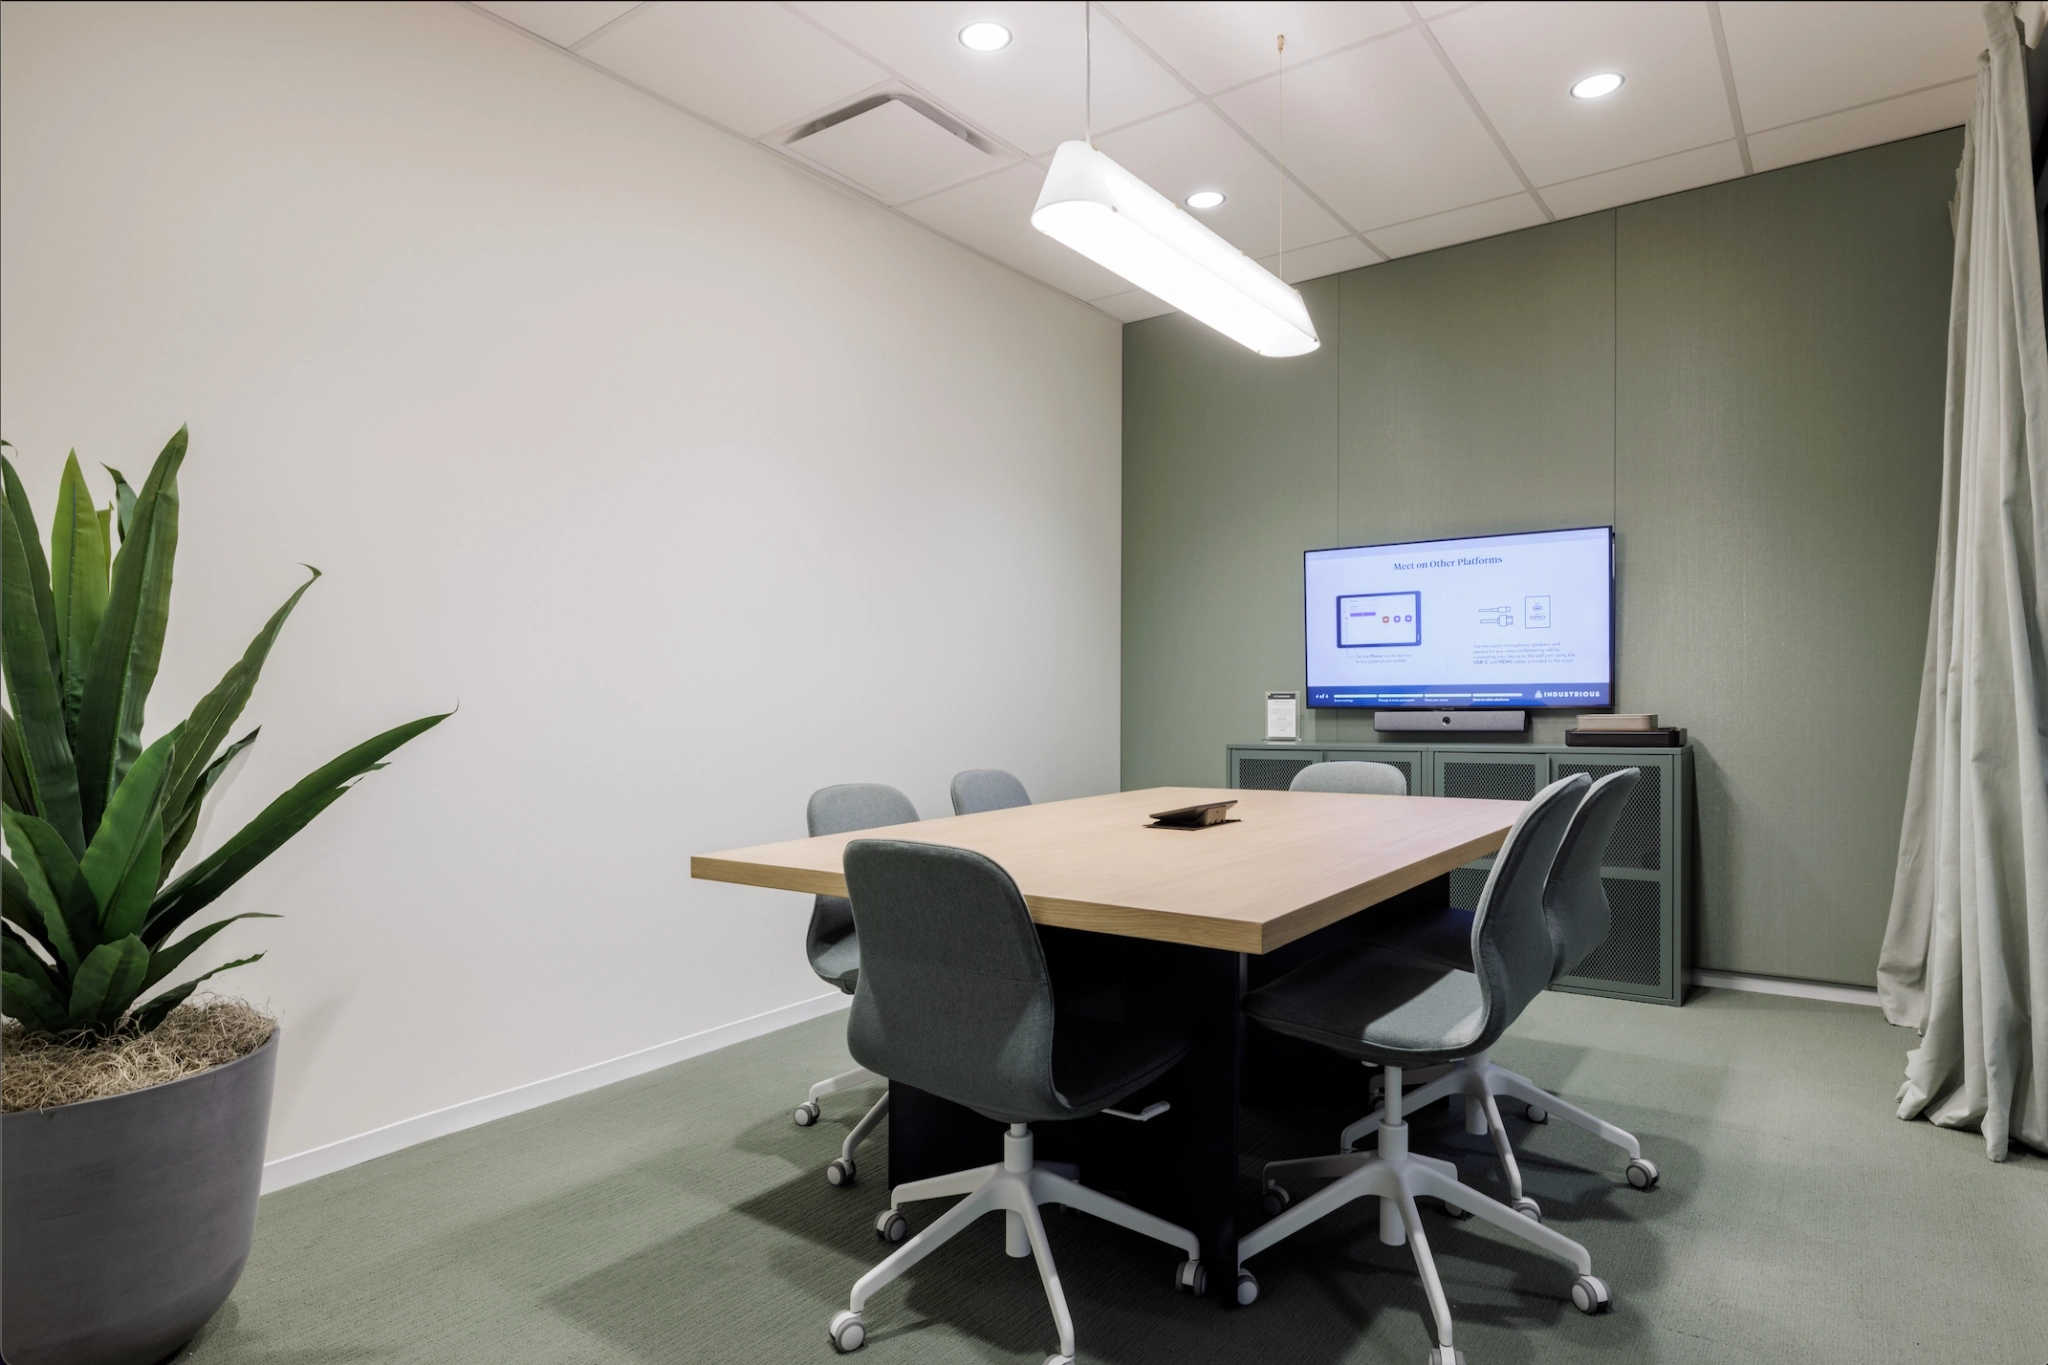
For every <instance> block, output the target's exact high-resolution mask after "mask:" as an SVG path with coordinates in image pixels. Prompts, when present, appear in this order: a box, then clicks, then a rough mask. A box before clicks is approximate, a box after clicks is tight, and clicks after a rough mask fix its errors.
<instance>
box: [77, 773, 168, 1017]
mask: <svg viewBox="0 0 2048 1365" xmlns="http://www.w3.org/2000/svg"><path fill="white" fill-rule="evenodd" d="M136 766H137V767H140V766H142V765H141V764H139V763H138V764H137V765H136ZM106 828H107V826H106V825H105V824H104V823H103V824H101V825H100V829H101V831H102V832H104V831H105V830H106ZM163 855H164V819H163V817H162V816H161V815H154V816H151V817H150V821H149V824H148V825H146V826H144V828H143V831H142V834H141V837H139V838H138V839H136V841H135V857H134V859H133V860H132V861H130V862H129V864H128V870H127V871H126V872H124V873H123V874H122V875H121V884H120V885H119V886H116V887H115V888H114V893H113V894H112V895H111V896H109V897H108V898H107V899H106V900H105V901H103V902H101V909H100V939H101V941H102V942H106V943H111V942H113V941H114V940H115V939H119V938H126V937H128V936H129V935H130V934H135V933H140V932H141V930H142V923H143V921H144V920H146V919H148V918H149V907H150V903H151V902H152V901H154V900H155V899H156V888H157V883H158V881H159V880H161V878H160V877H159V876H158V869H159V868H161V867H162V865H163ZM86 856H87V857H91V856H92V855H91V853H90V852H88V853H87V855H86ZM136 989H137V990H140V989H141V987H139V986H138V987H136Z"/></svg>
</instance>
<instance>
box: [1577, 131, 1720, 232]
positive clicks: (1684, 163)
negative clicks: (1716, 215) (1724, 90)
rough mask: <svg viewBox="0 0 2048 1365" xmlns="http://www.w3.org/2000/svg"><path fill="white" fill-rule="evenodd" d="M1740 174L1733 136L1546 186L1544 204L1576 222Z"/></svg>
mask: <svg viewBox="0 0 2048 1365" xmlns="http://www.w3.org/2000/svg"><path fill="white" fill-rule="evenodd" d="M1741 174H1742V153H1741V152H1740V151H1738V150H1736V147H1735V142H1734V139H1732V138H1731V139H1729V140H1728V141H1727V142H1717V143H1715V144H1714V145H1713V146H1711V147H1695V148H1693V149H1692V150H1691V151H1689V152H1679V153H1678V154H1677V155H1675V156H1662V157H1658V158H1657V159H1656V160H1655V161H1645V162H1643V163H1641V164H1640V165H1636V166H1623V167H1621V168H1620V169H1618V170H1612V171H1602V172H1600V173H1599V174H1598V175H1588V176H1583V177H1581V178H1580V179H1577V180H1567V181H1564V182H1563V183H1562V184H1557V185H1545V186H1543V190H1542V193H1543V202H1544V203H1546V204H1548V205H1550V211H1551V212H1552V213H1554V214H1556V215H1557V216H1558V217H1560V218H1575V217H1577V216H1578V215H1579V214H1582V213H1595V212H1598V211H1599V210H1601V209H1611V208H1613V207H1614V206H1615V205H1617V204H1633V203H1637V202H1638V201H1640V200H1644V199H1656V198H1658V197H1660V196H1662V195H1666V194H1676V193H1678V192H1679V191H1680V190H1690V189H1697V188H1699V187H1700V186H1701V185H1712V184H1714V183H1716V182H1718V181H1722V180H1733V179H1735V177H1737V176H1739V175H1741Z"/></svg>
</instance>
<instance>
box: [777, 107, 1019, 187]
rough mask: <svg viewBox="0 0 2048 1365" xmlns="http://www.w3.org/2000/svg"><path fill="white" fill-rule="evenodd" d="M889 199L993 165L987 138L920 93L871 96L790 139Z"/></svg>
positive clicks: (811, 157) (804, 153)
mask: <svg viewBox="0 0 2048 1365" xmlns="http://www.w3.org/2000/svg"><path fill="white" fill-rule="evenodd" d="M783 145H784V146H785V147H787V148H788V149H789V150H790V151H792V152H795V153H796V154H797V155H799V156H801V157H803V158H804V159H805V160H807V161H815V162H816V163H817V164H818V165H820V166H823V167H825V168H826V169H827V170H830V171H836V172H838V173H839V174H840V175H843V176H845V177H846V178H847V179H848V180H851V181H853V182H854V183H855V184H856V185H859V186H860V187H861V188H863V189H865V190H866V191H868V193H870V194H872V195H874V196H875V197H876V198H877V199H880V200H881V201H882V202H883V203H885V204H898V203H901V202H903V201H904V200H905V199H910V198H914V197H915V196H917V195H919V194H922V193H923V192H924V191H926V190H930V189H936V188H937V187H938V186H940V185H945V184H950V183H952V182H953V181H955V180H958V179H960V178H961V177H962V176H966V175H971V174H973V173H974V172H975V171H977V170H980V169H981V168H982V167H983V166H986V165H989V164H991V157H992V154H993V153H994V152H995V150H996V148H995V145H994V144H993V143H991V142H990V141H989V140H988V139H987V138H985V137H983V136H981V134H979V133H977V132H975V131H974V130H973V129H972V128H969V127H968V126H967V125H966V124H964V123H961V122H960V121H959V120H958V119H956V118H953V117H951V116H950V115H948V114H946V113H944V112H943V111H941V110H939V109H935V108H933V107H932V106H931V105H930V104H928V103H926V102H925V101H924V100H921V99H919V98H917V97H916V96H915V95H870V96H868V97H867V98H866V99H863V100H859V101H857V102H855V103H853V104H849V105H847V106H846V107H845V108H844V109H839V110H835V111H834V112H832V113H830V114H827V115H825V116H824V117H823V118H817V119H813V120H811V121H810V122H809V123H806V124H805V125H804V126H803V127H801V128H799V129H797V130H796V132H794V133H792V134H791V135H790V137H789V139H788V140H787V141H786V142H785V143H784V144H783Z"/></svg>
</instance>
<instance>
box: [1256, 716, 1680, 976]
mask: <svg viewBox="0 0 2048 1365" xmlns="http://www.w3.org/2000/svg"><path fill="white" fill-rule="evenodd" d="M1225 758H1226V769H1227V772H1228V774H1229V781H1230V785H1231V786H1233V787H1251V788H1259V789H1265V790H1285V789H1286V787H1287V785H1288V783H1289V782H1291V781H1292V780H1293V778H1294V774H1296V773H1297V772H1300V771H1301V770H1302V769H1303V768H1305V767H1307V766H1308V765H1309V764H1311V763H1322V762H1330V761H1341V760H1345V759H1363V760H1366V761H1368V762H1373V763H1391V764H1393V765H1394V766H1396V767H1398V768H1400V769H1401V770H1402V772H1403V774H1404V775H1406V776H1407V777H1408V790H1409V792H1410V794H1412V795H1415V796H1464V797H1474V798H1478V799H1481V800H1489V801H1527V800H1528V799H1529V798H1531V797H1533V796H1534V795H1535V794H1536V793H1537V792H1539V791H1541V790H1542V789H1543V788H1544V787H1546V786H1548V785H1549V784H1550V783H1552V782H1555V781H1557V780H1558V779H1559V778H1562V777H1570V776H1571V775H1573V774H1574V773H1585V774H1586V775H1587V776H1588V777H1591V778H1592V779H1594V780H1595V781H1598V780H1599V779H1600V778H1601V777H1603V776H1605V775H1606V774H1607V773H1610V772H1613V771H1614V770H1615V769H1617V768H1639V769H1641V770H1642V774H1643V776H1642V780H1641V781H1640V782H1638V783H1637V784H1636V789H1635V793H1634V794H1633V795H1632V796H1631V797H1630V798H1629V803H1628V807H1627V809H1625V810H1624V811H1623V812H1622V817H1621V822H1620V824H1618V825H1616V826H1615V830H1614V837H1613V838H1612V839H1611V840H1610V841H1609V842H1608V845H1607V855H1606V859H1605V866H1604V868H1603V872H1602V880H1603V881H1604V882H1605V884H1606V888H1607V904H1608V906H1609V908H1610V909H1611V910H1612V911H1613V914H1614V927H1613V929H1612V930H1611V931H1610V932H1609V934H1608V936H1607V941H1606V942H1605V943H1603V944H1601V945H1600V946H1599V947H1598V948H1596V949H1594V950H1593V952H1592V954H1591V955H1590V956H1588V957H1587V958H1586V960H1585V961H1584V962H1582V963H1580V964H1579V965H1578V966H1577V967H1576V968H1574V969H1573V970H1572V971H1571V972H1570V973H1569V974H1567V975H1565V976H1564V977H1562V978H1560V979H1559V980H1558V981H1557V983H1556V985H1555V987H1554V989H1557V990H1562V991H1574V992H1578V993H1580V994H1585V995H1606V996H1614V997H1617V998H1620V999H1625V1000H1646V1001H1653V1002H1655V1003H1659V1004H1666V1005H1676V1004H1680V1003H1682V1002H1683V1001H1684V998H1685V947H1686V924H1687V900H1688V896H1689V880H1688V878H1689V875H1690V869H1689V867H1688V855H1689V850H1690V844H1689V839H1690V835H1689V831H1690V830H1691V828H1692V810H1691V796H1692V751H1691V750H1690V749H1687V748H1680V749H1573V748H1567V747H1564V746H1559V745H1542V744H1500V745H1486V744H1483V743H1473V742H1470V741H1467V742H1464V743H1455V744H1424V745H1398V744H1372V743H1328V744H1320V745H1317V746H1315V747H1313V748H1302V747H1298V746H1295V745H1291V744H1233V745H1231V746H1229V748H1228V749H1227V750H1226V755H1225ZM1492 866H1493V860H1492V859H1491V858H1481V859H1479V860H1478V861H1477V862H1473V863H1469V864H1467V865H1466V866H1464V867H1461V868H1458V869H1457V870H1456V871H1454V872H1452V873H1451V902H1452V903H1453V904H1455V905H1463V906H1470V905H1475V904H1477V903H1478V900H1479V893H1480V892H1481V890H1483V889H1484V888H1485V886H1486V877H1487V873H1488V871H1489V870H1490V869H1491V868H1492Z"/></svg>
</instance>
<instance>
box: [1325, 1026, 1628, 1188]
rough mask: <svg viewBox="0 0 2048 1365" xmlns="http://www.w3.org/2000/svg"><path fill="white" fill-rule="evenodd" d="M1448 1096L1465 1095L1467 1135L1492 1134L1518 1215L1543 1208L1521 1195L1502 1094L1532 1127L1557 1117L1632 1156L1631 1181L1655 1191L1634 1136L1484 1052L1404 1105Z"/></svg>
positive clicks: (1354, 1134)
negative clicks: (1518, 1104) (1503, 1118)
mask: <svg viewBox="0 0 2048 1365" xmlns="http://www.w3.org/2000/svg"><path fill="white" fill-rule="evenodd" d="M1447 1095H1462V1096H1464V1097H1465V1131H1466V1132H1468V1133H1471V1134H1473V1135H1474V1136H1475V1137H1486V1136H1489V1135H1490V1136H1491V1137H1492V1138H1493V1150H1494V1152H1495V1153H1496V1154H1497V1155H1498V1156H1499V1157H1500V1165H1501V1170H1502V1171H1503V1172H1504V1173H1505V1174H1506V1176H1507V1181H1508V1203H1509V1204H1510V1205H1511V1206H1513V1208H1514V1209H1515V1210H1516V1211H1517V1212H1518V1213H1525V1214H1527V1215H1528V1216H1529V1217H1531V1218H1541V1217H1542V1216H1543V1210H1542V1209H1541V1208H1540V1207H1539V1206H1538V1205H1537V1203H1536V1201H1535V1200H1533V1199H1531V1198H1529V1196H1528V1195H1526V1194H1524V1193H1523V1192H1522V1168H1521V1166H1520V1165H1518V1164H1517V1163H1516V1161H1515V1149H1514V1148H1513V1147H1512V1146H1510V1145H1509V1144H1508V1132H1507V1128H1506V1127H1505V1126H1504V1125H1503V1124H1502V1123H1501V1121H1500V1106H1499V1104H1498V1103H1496V1100H1497V1097H1499V1096H1501V1095H1507V1096H1511V1097H1512V1098H1514V1099H1516V1100H1519V1101H1520V1102H1521V1103H1522V1105H1523V1106H1524V1108H1525V1110H1526V1111H1527V1113H1528V1116H1529V1121H1530V1122H1531V1123H1547V1122H1549V1120H1550V1116H1551V1115H1552V1114H1555V1115H1557V1117H1559V1118H1561V1119H1563V1120H1564V1121H1565V1122H1566V1123H1570V1124H1573V1125H1575V1126H1577V1127H1580V1128H1583V1129H1585V1130H1586V1131H1587V1132H1589V1133H1591V1134H1593V1136H1595V1137H1597V1138H1602V1139H1605V1140H1606V1141H1608V1142H1611V1143H1613V1144H1614V1145H1615V1146H1617V1147H1619V1148H1621V1150H1623V1151H1624V1152H1627V1153H1628V1157H1629V1161H1628V1183H1629V1184H1631V1185H1633V1186H1634V1187H1635V1188H1637V1189H1639V1190H1647V1189H1652V1188H1654V1187H1655V1186H1656V1184H1657V1180H1658V1171H1657V1163H1656V1162H1654V1161H1651V1160H1649V1159H1648V1158H1646V1157H1645V1156H1644V1155H1643V1147H1642V1144H1641V1143H1639V1142H1637V1141H1636V1139H1635V1135H1634V1134H1633V1133H1629V1132H1625V1131H1623V1130H1622V1129H1620V1128H1617V1127H1615V1126H1614V1125H1613V1124H1611V1123H1609V1122H1607V1121H1606V1120H1605V1119H1601V1118H1596V1117H1594V1116H1593V1115H1592V1114H1589V1113H1587V1112H1586V1111H1585V1110H1583V1109H1581V1108H1579V1107H1578V1106H1577V1105H1575V1104H1568V1103H1566V1102H1565V1101H1563V1100H1561V1099H1559V1098H1558V1097H1557V1096H1555V1095H1553V1094H1551V1093H1550V1092H1549V1091H1548V1090H1545V1089H1543V1088H1542V1087H1541V1086H1539V1085H1537V1084H1536V1083H1535V1082H1534V1081H1532V1080H1530V1079H1529V1078H1528V1077H1527V1076H1521V1075H1517V1074H1516V1073H1514V1072H1512V1071H1509V1070H1508V1069H1507V1068H1506V1067H1502V1066H1496V1065H1494V1063H1493V1062H1492V1061H1491V1060H1490V1059H1489V1058H1488V1057H1487V1055H1486V1054H1485V1053H1484V1052H1481V1053H1478V1054H1477V1055H1475V1056H1473V1057H1470V1058H1467V1059H1466V1060H1465V1061H1462V1062H1460V1063H1458V1064H1457V1065H1456V1066H1454V1067H1452V1068H1451V1070H1450V1071H1449V1072H1448V1073H1447V1074H1445V1075H1443V1076H1440V1077H1438V1078H1437V1079H1436V1080H1434V1081H1431V1082H1430V1083H1429V1084H1427V1085H1424V1086H1422V1087H1420V1088H1419V1089H1417V1090H1416V1091H1415V1092H1414V1093H1412V1094H1410V1095H1409V1096H1407V1097H1406V1098H1405V1099H1404V1100H1403V1101H1402V1104H1403V1106H1404V1107H1405V1108H1406V1109H1408V1110H1409V1111H1410V1112H1413V1111H1414V1110H1417V1109H1420V1108H1422V1106H1424V1105H1425V1104H1434V1103H1435V1102H1436V1101H1438V1100H1440V1099H1443V1098H1444V1097H1445V1096H1447ZM1382 1112H1383V1111H1382V1110H1381V1109H1375V1110H1373V1111H1372V1112H1371V1113H1370V1114H1367V1115H1366V1116H1365V1117H1364V1118H1362V1119H1360V1120H1359V1121H1358V1122H1356V1123H1354V1124H1352V1125H1351V1126H1350V1127H1349V1128H1346V1129H1345V1130H1344V1133H1343V1137H1342V1138H1341V1139H1340V1141H1339V1144H1338V1145H1339V1147H1340V1148H1341V1149H1342V1150H1344V1151H1346V1152H1349V1151H1351V1150H1352V1149H1353V1148H1355V1147H1357V1146H1358V1144H1359V1143H1360V1142H1361V1141H1363V1140H1364V1139H1365V1138H1366V1137H1367V1136H1369V1135H1370V1134H1371V1133H1372V1132H1373V1130H1374V1129H1376V1128H1378V1127H1379V1126H1380V1115H1381V1113H1382Z"/></svg>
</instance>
